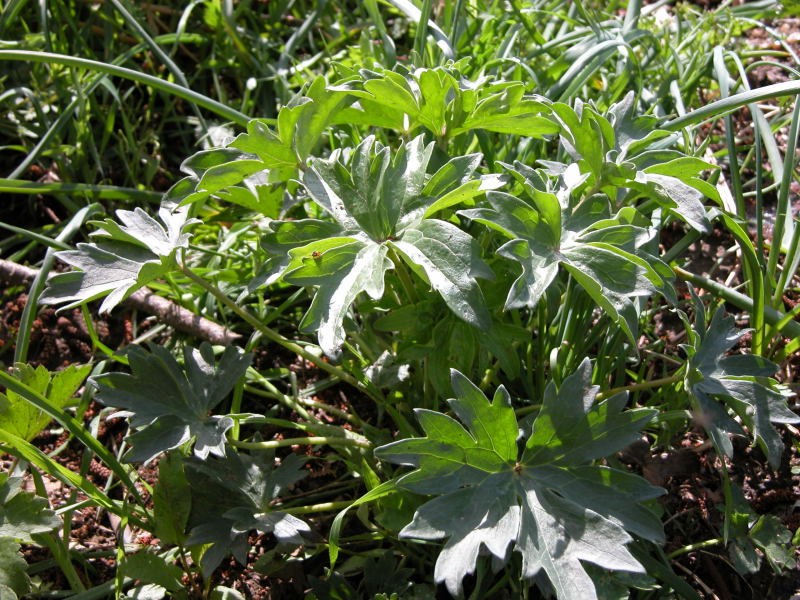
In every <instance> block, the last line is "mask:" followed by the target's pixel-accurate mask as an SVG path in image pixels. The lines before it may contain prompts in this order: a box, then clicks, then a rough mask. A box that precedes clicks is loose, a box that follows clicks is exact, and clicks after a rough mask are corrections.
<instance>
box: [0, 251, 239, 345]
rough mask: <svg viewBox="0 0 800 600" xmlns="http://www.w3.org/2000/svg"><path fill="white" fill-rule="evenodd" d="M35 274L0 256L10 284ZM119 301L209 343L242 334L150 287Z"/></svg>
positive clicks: (2, 275) (0, 273) (0, 275)
mask: <svg viewBox="0 0 800 600" xmlns="http://www.w3.org/2000/svg"><path fill="white" fill-rule="evenodd" d="M37 273H38V271H37V270H36V269H32V268H30V267H26V266H24V265H19V264H17V263H15V262H11V261H8V260H3V259H0V281H4V282H6V283H9V284H11V285H20V284H26V283H28V282H30V281H32V280H33V278H34V277H36V274H37ZM53 274H55V273H53ZM122 304H123V306H127V307H128V308H135V309H136V310H140V311H142V312H145V313H148V314H151V315H155V316H156V317H157V318H158V319H159V321H161V322H163V323H166V324H167V325H169V326H170V327H173V328H175V329H177V330H178V331H182V332H184V333H189V334H191V335H193V336H195V337H198V338H200V339H204V340H208V341H209V342H211V343H212V344H221V345H224V344H231V343H233V342H235V341H236V340H238V339H241V337H242V336H241V335H239V334H238V333H234V332H233V331H231V330H230V329H228V328H227V327H223V326H222V325H219V324H218V323H214V322H213V321H209V320H208V319H206V318H204V317H201V316H198V315H196V314H194V313H192V312H191V311H188V310H186V309H185V308H183V307H182V306H178V305H177V304H175V303H174V302H172V301H170V300H167V299H166V298H162V297H161V296H158V295H156V294H155V292H153V290H151V289H149V288H146V287H144V288H142V289H140V290H138V291H137V292H135V293H134V294H131V296H129V297H128V298H127V299H126V300H125V301H124V302H123V303H122Z"/></svg>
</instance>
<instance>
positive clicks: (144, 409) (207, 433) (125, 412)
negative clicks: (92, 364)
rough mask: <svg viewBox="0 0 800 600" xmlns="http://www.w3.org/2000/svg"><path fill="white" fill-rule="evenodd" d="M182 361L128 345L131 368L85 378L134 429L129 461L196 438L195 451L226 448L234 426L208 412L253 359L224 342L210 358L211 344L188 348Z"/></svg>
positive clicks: (164, 352)
mask: <svg viewBox="0 0 800 600" xmlns="http://www.w3.org/2000/svg"><path fill="white" fill-rule="evenodd" d="M183 358H184V364H183V365H182V366H181V365H180V364H178V361H177V360H175V357H174V356H172V354H170V352H169V351H168V350H167V349H166V348H163V347H161V346H155V345H152V346H150V351H149V352H148V351H147V350H145V349H144V348H142V347H141V346H129V348H128V360H129V363H130V367H131V371H132V372H131V373H130V374H128V373H106V374H104V375H99V376H97V377H92V378H91V379H90V380H89V381H90V382H91V383H92V384H93V385H95V386H96V387H97V399H98V400H99V401H100V402H103V403H104V404H106V405H108V406H113V407H115V408H120V409H122V412H121V413H118V414H119V416H127V417H128V419H129V421H130V425H131V427H132V428H135V429H138V431H137V432H136V433H134V434H132V435H130V436H129V438H128V441H129V442H130V443H131V445H132V446H133V449H132V450H131V451H130V452H129V453H128V454H127V455H126V460H127V461H128V462H148V461H150V460H152V459H153V458H155V457H156V456H157V455H158V454H160V453H162V452H166V451H167V450H170V449H172V448H177V447H178V446H180V445H182V444H184V443H186V442H188V441H189V440H190V439H194V440H195V444H194V454H195V456H198V457H200V458H206V457H207V456H208V454H209V453H211V454H215V455H217V456H222V455H223V454H224V453H225V432H226V431H228V429H230V428H231V427H233V420H232V419H231V418H230V417H225V416H218V415H212V416H210V415H209V411H211V409H213V408H214V407H215V406H217V405H218V404H219V403H220V402H221V401H222V399H223V398H225V397H226V396H227V395H228V394H229V393H230V391H231V390H232V389H233V386H234V385H235V384H236V382H237V381H238V379H239V378H240V377H241V376H242V375H244V372H245V371H246V370H247V367H248V366H249V365H250V361H251V359H252V355H251V354H245V353H244V352H243V351H242V350H241V349H240V348H237V347H236V346H228V347H227V348H225V351H224V352H223V353H222V356H221V357H220V358H219V361H215V360H214V352H213V350H212V348H211V345H210V344H208V343H207V342H204V343H203V344H201V345H200V348H191V347H188V346H187V347H186V348H185V349H184V353H183Z"/></svg>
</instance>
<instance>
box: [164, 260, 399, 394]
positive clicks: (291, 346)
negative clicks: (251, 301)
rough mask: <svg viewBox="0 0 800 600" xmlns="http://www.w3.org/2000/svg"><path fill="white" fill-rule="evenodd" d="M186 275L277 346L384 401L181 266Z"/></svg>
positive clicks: (347, 374)
mask: <svg viewBox="0 0 800 600" xmlns="http://www.w3.org/2000/svg"><path fill="white" fill-rule="evenodd" d="M178 268H179V269H180V271H181V273H183V274H184V275H186V276H187V277H188V278H189V279H191V280H192V281H194V282H195V283H196V284H197V285H199V286H200V287H202V288H203V289H204V290H206V291H207V292H209V293H210V294H211V295H212V296H214V297H215V298H216V299H217V300H219V301H220V302H221V303H222V304H224V305H225V306H226V307H227V308H229V309H230V310H232V311H233V312H234V313H236V314H237V315H238V316H239V317H241V318H242V319H243V320H244V321H245V322H247V323H248V324H249V325H250V326H251V327H253V328H254V329H256V330H258V331H260V332H261V334H262V335H263V336H264V337H265V338H267V339H268V340H271V341H273V342H275V343H276V344H280V345H281V346H283V347H284V348H286V349H287V350H291V351H292V352H294V353H295V354H297V355H298V356H301V357H302V358H304V359H305V360H307V361H308V362H310V363H312V364H314V365H316V366H317V367H319V368H320V369H322V370H323V371H326V372H327V373H330V374H331V375H333V376H335V377H338V378H339V379H340V380H342V381H344V382H346V383H349V384H350V385H352V386H353V387H356V388H358V389H359V390H361V391H362V392H364V393H365V394H367V395H368V396H369V397H370V398H372V399H373V400H375V401H376V402H381V401H382V400H383V399H382V398H381V397H380V396H378V395H377V393H376V392H375V391H373V390H369V389H367V387H366V386H363V385H361V384H360V383H359V382H358V381H357V380H356V379H355V377H353V376H352V375H350V374H349V373H347V372H346V371H344V370H342V369H340V368H339V367H337V366H335V365H332V364H330V363H328V362H325V361H324V360H323V359H322V358H320V357H319V356H315V355H314V354H312V353H311V352H309V351H308V350H306V349H305V348H303V347H302V346H300V345H299V344H297V343H295V342H293V341H291V340H289V339H287V338H285V337H283V336H282V335H281V334H280V333H278V332H277V331H275V330H274V329H271V328H269V327H267V326H266V325H264V324H263V323H261V322H260V321H259V320H258V319H257V318H256V317H254V316H253V315H251V314H250V313H249V312H248V311H246V310H245V309H243V308H242V307H240V306H239V305H238V304H236V302H234V301H233V300H231V299H230V298H228V297H227V296H226V295H225V294H224V293H223V292H222V291H221V290H220V289H219V288H218V287H217V286H215V285H213V284H211V283H209V282H208V281H206V280H205V279H203V278H202V277H200V276H199V275H197V274H196V273H195V272H194V271H192V270H191V269H190V268H188V267H187V266H186V265H179V267H178Z"/></svg>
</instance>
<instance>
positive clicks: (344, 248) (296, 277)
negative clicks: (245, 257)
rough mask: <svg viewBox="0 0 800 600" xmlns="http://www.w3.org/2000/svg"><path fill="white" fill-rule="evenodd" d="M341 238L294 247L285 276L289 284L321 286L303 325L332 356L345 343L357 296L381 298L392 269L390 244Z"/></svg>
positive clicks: (304, 318)
mask: <svg viewBox="0 0 800 600" xmlns="http://www.w3.org/2000/svg"><path fill="white" fill-rule="evenodd" d="M338 239H339V240H341V241H342V243H341V244H340V245H334V246H331V245H330V241H331V240H325V241H323V242H314V243H311V244H309V245H307V246H303V247H301V248H298V249H295V250H291V251H290V253H289V254H290V256H291V257H292V261H291V262H290V264H289V266H288V267H287V270H286V273H285V274H284V276H283V278H284V280H285V281H287V282H289V283H295V284H298V285H318V286H319V289H318V291H317V293H316V295H315V296H314V300H313V301H312V303H311V306H310V308H309V310H308V312H307V313H306V315H305V316H304V317H303V321H302V322H301V327H303V328H306V329H309V330H312V331H317V334H318V335H319V345H320V347H321V348H322V350H323V351H324V352H325V353H326V354H327V355H329V356H335V355H336V354H337V351H338V349H339V348H340V347H341V345H342V344H343V343H344V339H345V332H344V325H343V323H344V319H345V316H346V314H347V311H348V310H349V308H350V305H351V304H352V303H353V301H354V300H355V299H356V296H358V294H359V293H361V292H362V291H365V292H367V294H369V295H370V296H371V297H372V298H375V299H379V298H381V297H382V296H383V285H384V284H383V278H384V275H385V273H386V271H387V270H388V269H391V268H392V261H391V260H389V259H388V258H387V256H386V253H387V250H388V249H387V247H386V246H384V245H382V244H375V243H373V242H359V241H356V240H352V239H351V238H338ZM326 246H327V247H326ZM294 265H297V266H294Z"/></svg>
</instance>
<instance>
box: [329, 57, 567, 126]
mask: <svg viewBox="0 0 800 600" xmlns="http://www.w3.org/2000/svg"><path fill="white" fill-rule="evenodd" d="M330 89H332V90H337V91H343V92H348V93H349V94H352V95H353V96H356V97H357V98H358V102H357V103H356V104H354V105H353V106H350V107H348V108H345V109H344V110H342V111H340V112H339V113H338V114H337V115H336V117H335V122H336V123H347V124H353V123H357V124H362V125H370V126H378V127H385V128H388V129H396V130H399V131H405V132H412V131H415V130H416V129H418V128H419V127H425V128H426V129H428V130H429V131H431V132H432V133H433V134H434V135H435V136H437V137H444V136H450V137H453V136H456V135H459V134H461V133H464V132H467V131H472V130H477V129H482V130H485V131H493V132H497V133H507V134H512V135H524V136H529V137H536V138H541V137H543V136H545V135H548V134H553V133H558V125H557V123H556V122H555V121H554V120H553V119H552V118H551V116H550V103H549V101H548V100H547V99H545V98H543V97H541V96H534V95H531V94H526V93H525V92H526V86H525V85H524V84H523V83H521V82H519V81H502V82H497V81H494V82H489V81H487V80H486V79H479V80H477V81H468V80H466V79H464V78H463V77H462V76H461V73H460V68H459V64H458V63H455V64H452V65H450V66H448V67H436V68H433V69H415V70H414V71H410V70H408V69H406V68H405V67H403V66H402V65H398V66H397V67H396V68H395V70H389V69H379V70H377V71H372V70H368V69H361V70H360V71H358V72H355V71H350V72H349V73H348V74H347V76H346V77H345V79H343V80H342V81H340V82H337V83H336V85H333V86H331V87H330Z"/></svg>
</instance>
